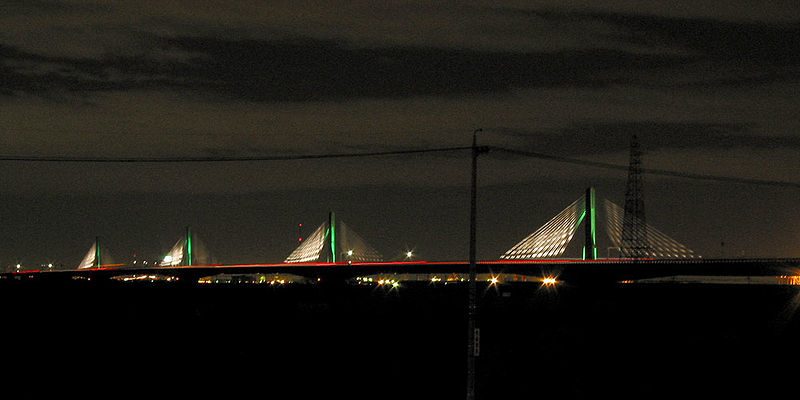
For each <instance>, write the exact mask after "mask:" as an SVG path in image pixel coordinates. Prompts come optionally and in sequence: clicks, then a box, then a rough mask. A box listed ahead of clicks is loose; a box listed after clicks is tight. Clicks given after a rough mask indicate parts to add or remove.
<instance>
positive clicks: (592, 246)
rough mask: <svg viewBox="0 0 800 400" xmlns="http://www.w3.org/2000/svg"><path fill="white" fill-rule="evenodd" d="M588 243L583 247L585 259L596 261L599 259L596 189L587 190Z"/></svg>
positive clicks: (586, 227)
mask: <svg viewBox="0 0 800 400" xmlns="http://www.w3.org/2000/svg"><path fill="white" fill-rule="evenodd" d="M585 198H586V207H585V209H586V211H585V213H586V225H584V228H585V230H586V241H585V243H584V246H583V259H584V260H596V259H597V232H596V230H597V227H596V215H597V213H596V210H595V203H594V188H592V187H590V188H588V189H586V196H585Z"/></svg>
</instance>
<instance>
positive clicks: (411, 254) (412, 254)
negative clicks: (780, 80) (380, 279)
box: [406, 250, 414, 259]
mask: <svg viewBox="0 0 800 400" xmlns="http://www.w3.org/2000/svg"><path fill="white" fill-rule="evenodd" d="M413 256H414V252H413V251H411V250H409V251H407V252H406V258H408V259H410V258H411V257H413Z"/></svg>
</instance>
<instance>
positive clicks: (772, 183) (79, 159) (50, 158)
mask: <svg viewBox="0 0 800 400" xmlns="http://www.w3.org/2000/svg"><path fill="white" fill-rule="evenodd" d="M471 149H472V147H471V146H461V147H440V148H430V149H410V150H389V151H374V152H364V153H334V154H299V155H265V156H250V157H245V156H235V157H234V156H231V157H224V156H213V157H122V158H110V157H66V156H14V155H0V161H20V162H71V163H186V162H202V163H206V162H247V161H290V160H313V159H333V158H355V157H381V156H393V155H412V154H425V153H444V152H453V151H463V150H471ZM479 150H480V151H481V152H483V151H486V150H492V151H501V152H505V153H509V154H514V155H518V156H525V157H531V158H538V159H542V160H549V161H556V162H562V163H568V164H575V165H583V166H587V167H593V168H603V169H610V170H617V171H627V170H628V166H625V165H618V164H610V163H603V162H597V161H588V160H582V159H578V158H571V157H563V156H555V155H551V154H545V153H538V152H532V151H524V150H516V149H510V148H506V147H496V146H483V147H479ZM642 173H644V174H650V175H661V176H670V177H674V178H685V179H696V180H710V181H717V182H726V183H739V184H749V185H764V186H778V187H791V188H800V183H797V182H787V181H777V180H767V179H751V178H739V177H732V176H721V175H709V174H696V173H691V172H681V171H672V170H666V169H655V168H642Z"/></svg>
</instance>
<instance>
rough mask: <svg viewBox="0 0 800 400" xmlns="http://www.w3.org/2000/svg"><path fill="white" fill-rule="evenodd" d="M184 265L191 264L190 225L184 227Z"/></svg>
mask: <svg viewBox="0 0 800 400" xmlns="http://www.w3.org/2000/svg"><path fill="white" fill-rule="evenodd" d="M186 265H187V266H190V267H191V266H192V227H191V226H187V227H186Z"/></svg>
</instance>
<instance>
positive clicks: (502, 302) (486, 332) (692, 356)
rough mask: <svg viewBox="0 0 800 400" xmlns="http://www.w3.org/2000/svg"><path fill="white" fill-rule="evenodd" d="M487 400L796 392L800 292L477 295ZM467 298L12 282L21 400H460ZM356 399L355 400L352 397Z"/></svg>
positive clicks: (481, 387) (15, 383) (12, 374)
mask: <svg viewBox="0 0 800 400" xmlns="http://www.w3.org/2000/svg"><path fill="white" fill-rule="evenodd" d="M479 290H480V291H481V292H482V293H483V296H482V297H481V307H480V316H479V326H480V327H481V346H480V348H481V355H480V358H479V360H478V388H477V394H478V398H482V399H506V398H598V397H600V396H609V397H610V398H620V397H625V398H675V397H682V398H709V399H717V398H733V397H731V396H736V397H737V398H738V397H740V396H742V395H747V396H748V397H752V398H767V397H775V396H776V395H782V394H786V395H790V396H791V395H793V394H794V392H795V390H796V389H797V383H796V382H797V376H798V367H797V363H798V362H800V361H798V360H800V358H798V356H799V355H800V324H798V321H799V320H800V317H799V316H798V315H796V314H795V313H794V312H793V309H792V307H793V304H796V303H797V302H798V301H799V300H798V293H799V292H800V290H799V288H798V287H796V286H795V287H790V286H757V285H738V286H734V285H731V286H722V285H679V284H672V285H670V284H640V285H634V284H628V285H616V286H603V287H591V286H582V287H570V286H566V285H562V286H559V287H558V288H557V289H544V288H540V287H539V286H538V284H519V285H501V286H500V287H499V290H496V289H495V288H486V287H482V288H480V289H479ZM466 297H467V296H466V286H465V285H463V284H450V285H447V286H444V285H441V283H439V284H438V286H431V285H430V284H426V283H418V284H405V285H403V286H402V287H400V288H399V289H398V290H388V291H387V290H385V289H384V288H382V287H381V288H378V287H359V286H318V285H295V286H292V285H289V286H286V287H269V286H259V285H251V286H224V285H223V286H216V285H209V286H203V287H194V286H175V285H174V284H166V283H164V284H156V285H150V284H141V283H136V284H126V283H118V284H108V285H103V286H98V285H94V284H92V283H91V282H73V283H69V284H66V285H65V284H64V283H60V284H54V283H50V284H43V283H37V282H25V281H24V280H23V281H12V280H4V281H0V300H2V306H3V309H2V332H3V333H2V336H1V338H2V343H3V354H2V371H1V372H2V384H3V387H4V390H10V389H12V388H15V387H16V388H21V389H22V390H23V393H25V394H34V393H40V394H41V393H45V394H57V395H59V396H63V395H67V394H70V393H77V394H84V395H86V394H92V395H99V396H108V397H112V398H113V397H117V396H118V395H127V396H131V395H136V396H140V395H147V396H150V395H152V396H158V397H162V396H165V395H174V396H181V398H185V397H190V396H193V395H204V396H205V397H219V398H242V397H248V398H251V397H262V398H299V399H302V398H374V399H383V398H419V399H429V398H430V399H462V398H464V391H465V369H466V367H465V366H466V329H465V328H466V317H465V316H466ZM342 396H344V397H342Z"/></svg>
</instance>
